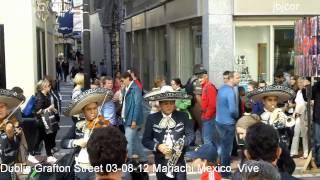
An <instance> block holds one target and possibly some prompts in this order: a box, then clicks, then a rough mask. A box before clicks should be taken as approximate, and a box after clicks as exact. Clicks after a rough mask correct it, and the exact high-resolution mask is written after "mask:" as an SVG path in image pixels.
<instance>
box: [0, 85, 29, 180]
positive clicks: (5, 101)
mask: <svg viewBox="0 0 320 180" xmlns="http://www.w3.org/2000/svg"><path fill="white" fill-rule="evenodd" d="M24 101H25V97H24V96H23V95H22V94H19V93H16V92H14V91H12V90H7V89H0V163H1V164H7V165H9V166H10V165H14V163H15V161H16V158H17V156H18V152H19V146H20V140H21V134H22V130H21V128H20V126H19V121H18V120H17V119H16V118H15V117H14V116H12V115H13V113H14V112H15V111H16V110H17V109H18V108H19V107H20V105H21V104H23V102H24ZM14 175H15V173H10V172H3V171H1V173H0V179H9V178H14V177H13V176H14Z"/></svg>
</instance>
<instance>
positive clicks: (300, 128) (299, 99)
mask: <svg viewBox="0 0 320 180" xmlns="http://www.w3.org/2000/svg"><path fill="white" fill-rule="evenodd" d="M297 84H298V85H297V86H298V89H297V91H296V97H295V98H294V102H295V110H294V113H293V118H295V126H294V136H293V139H292V144H291V152H290V155H291V157H293V156H297V155H298V149H299V142H300V136H302V144H303V157H302V158H303V159H307V157H308V154H309V151H308V134H307V127H308V121H307V118H306V109H307V101H308V100H307V94H306V88H305V86H304V79H303V78H301V77H300V78H298V80H297Z"/></svg>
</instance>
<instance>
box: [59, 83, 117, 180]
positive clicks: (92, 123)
mask: <svg viewBox="0 0 320 180" xmlns="http://www.w3.org/2000/svg"><path fill="white" fill-rule="evenodd" d="M112 96H113V92H112V91H110V90H106V89H104V88H95V89H88V90H86V91H84V92H81V93H80V94H79V96H77V98H75V99H73V100H72V101H71V102H70V104H69V105H68V107H67V109H66V110H65V112H64V115H65V116H68V117H70V116H75V115H79V114H82V115H83V117H84V120H80V121H77V122H76V123H75V124H73V126H72V128H71V130H70V131H69V132H68V134H67V135H66V136H65V137H64V138H63V139H62V141H61V147H62V148H66V149H70V148H76V147H80V148H81V150H80V152H79V153H77V154H76V158H75V161H76V164H77V167H78V169H79V170H78V171H75V179H76V180H95V173H94V172H93V171H92V167H91V165H90V161H89V157H88V151H87V147H88V146H87V142H88V139H89V138H90V136H91V134H92V132H94V130H95V129H96V128H100V127H106V126H108V125H109V124H110V122H109V121H107V120H104V119H99V117H98V113H99V112H98V106H100V105H101V104H102V103H103V101H104V102H108V101H111V100H112ZM113 138H117V137H113ZM113 138H112V139H113ZM108 139H109V138H108ZM108 139H105V140H108ZM117 147H118V146H117ZM107 149H109V148H107ZM107 156H109V154H108V155H107Z"/></svg>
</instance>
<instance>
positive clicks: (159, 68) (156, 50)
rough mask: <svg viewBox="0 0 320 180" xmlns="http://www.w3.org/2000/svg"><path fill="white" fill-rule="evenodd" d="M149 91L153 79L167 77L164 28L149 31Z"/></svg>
mask: <svg viewBox="0 0 320 180" xmlns="http://www.w3.org/2000/svg"><path fill="white" fill-rule="evenodd" d="M149 35H150V36H149V40H150V46H149V48H150V49H149V50H150V58H151V61H150V62H152V63H151V64H150V69H151V71H150V86H151V87H150V89H151V88H152V87H153V82H154V80H155V79H157V78H160V77H167V74H168V73H169V72H168V67H167V59H166V39H165V35H166V29H165V27H158V28H154V29H150V32H149Z"/></svg>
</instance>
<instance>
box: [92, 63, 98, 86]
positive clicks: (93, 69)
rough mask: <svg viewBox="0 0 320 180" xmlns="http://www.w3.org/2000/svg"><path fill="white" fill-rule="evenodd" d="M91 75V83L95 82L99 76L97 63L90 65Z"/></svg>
mask: <svg viewBox="0 0 320 180" xmlns="http://www.w3.org/2000/svg"><path fill="white" fill-rule="evenodd" d="M90 73H91V74H90V78H91V81H92V82H93V81H94V80H95V79H96V78H97V74H98V68H97V65H96V62H95V61H93V63H92V64H90Z"/></svg>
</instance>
